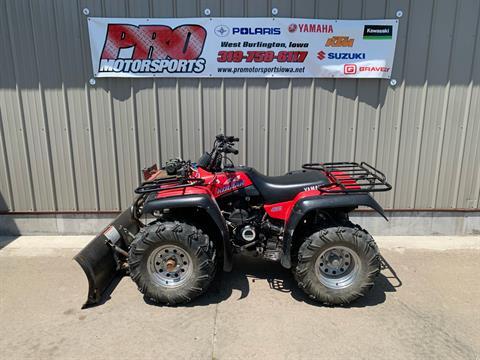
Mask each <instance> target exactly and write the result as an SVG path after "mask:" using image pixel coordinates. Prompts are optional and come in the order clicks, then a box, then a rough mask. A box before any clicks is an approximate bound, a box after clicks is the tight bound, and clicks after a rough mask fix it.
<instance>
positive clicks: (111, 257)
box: [74, 207, 140, 308]
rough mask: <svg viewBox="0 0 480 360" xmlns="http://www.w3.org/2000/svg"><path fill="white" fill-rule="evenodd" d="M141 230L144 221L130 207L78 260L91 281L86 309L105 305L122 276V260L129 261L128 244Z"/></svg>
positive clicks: (86, 247)
mask: <svg viewBox="0 0 480 360" xmlns="http://www.w3.org/2000/svg"><path fill="white" fill-rule="evenodd" d="M139 230H140V222H139V221H138V220H137V219H135V218H134V217H133V215H132V207H130V208H128V209H127V210H125V211H124V212H122V213H121V214H120V215H119V216H118V217H117V218H116V219H115V220H114V221H113V222H112V223H110V225H108V226H107V227H106V228H105V229H104V230H103V231H102V232H101V233H100V234H98V235H97V236H96V237H95V238H94V239H93V240H92V241H90V242H89V243H88V244H87V246H85V247H84V248H83V249H82V251H80V252H79V253H78V254H77V255H76V256H75V257H74V259H75V261H77V262H78V263H79V264H80V266H81V267H82V269H83V271H84V272H85V275H86V276H87V279H88V298H87V302H86V303H85V304H84V305H83V307H84V308H85V307H89V306H92V305H95V304H98V303H99V302H101V301H102V299H103V295H104V293H105V292H106V290H107V289H109V287H110V285H113V284H112V283H113V282H114V280H115V279H116V278H119V277H120V276H121V275H122V272H123V270H122V269H121V267H120V265H121V261H119V258H120V259H121V258H123V259H125V254H126V250H125V249H127V246H126V244H129V243H130V242H131V240H132V239H131V238H130V239H129V237H131V235H135V234H136V233H138V231H139ZM111 290H113V289H111Z"/></svg>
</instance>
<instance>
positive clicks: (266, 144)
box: [263, 79, 270, 174]
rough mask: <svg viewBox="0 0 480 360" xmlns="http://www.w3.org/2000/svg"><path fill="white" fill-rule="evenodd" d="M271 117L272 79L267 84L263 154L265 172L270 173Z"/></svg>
mask: <svg viewBox="0 0 480 360" xmlns="http://www.w3.org/2000/svg"><path fill="white" fill-rule="evenodd" d="M269 118H270V81H268V79H267V81H266V84H265V124H264V128H263V131H264V132H265V134H264V137H265V139H264V141H265V143H264V154H263V161H264V164H263V166H264V169H263V171H264V173H265V174H268V140H269V139H268V133H269Z"/></svg>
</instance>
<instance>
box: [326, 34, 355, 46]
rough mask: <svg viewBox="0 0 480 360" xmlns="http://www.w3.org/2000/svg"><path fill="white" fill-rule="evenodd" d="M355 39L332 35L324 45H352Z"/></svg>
mask: <svg viewBox="0 0 480 360" xmlns="http://www.w3.org/2000/svg"><path fill="white" fill-rule="evenodd" d="M354 42H355V39H351V38H349V37H348V36H332V37H331V38H329V39H328V40H327V42H326V43H325V46H331V47H352V46H353V43H354Z"/></svg>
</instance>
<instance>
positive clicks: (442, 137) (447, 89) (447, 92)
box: [431, 0, 458, 208]
mask: <svg viewBox="0 0 480 360" xmlns="http://www.w3.org/2000/svg"><path fill="white" fill-rule="evenodd" d="M457 13H458V0H456V1H455V12H454V15H453V19H454V26H453V31H452V36H451V40H450V51H449V54H448V70H447V79H448V82H447V84H446V87H445V97H444V105H443V109H442V125H441V128H440V141H439V144H438V150H437V151H438V153H437V167H436V170H435V180H434V189H435V190H434V193H433V198H432V205H431V206H432V208H435V206H436V204H437V200H438V188H439V182H440V179H439V177H440V167H441V166H442V163H441V161H442V154H443V151H442V150H443V143H444V141H445V127H446V122H447V111H448V105H449V96H450V86H451V82H450V73H451V69H452V51H451V50H452V48H453V43H454V40H455V35H456V20H457Z"/></svg>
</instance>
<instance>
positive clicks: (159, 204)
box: [143, 193, 233, 271]
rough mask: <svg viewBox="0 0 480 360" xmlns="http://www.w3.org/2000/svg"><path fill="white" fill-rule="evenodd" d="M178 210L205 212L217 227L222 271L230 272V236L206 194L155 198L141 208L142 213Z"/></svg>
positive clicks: (218, 210)
mask: <svg viewBox="0 0 480 360" xmlns="http://www.w3.org/2000/svg"><path fill="white" fill-rule="evenodd" d="M178 208H183V209H186V208H200V209H203V210H205V212H206V213H207V214H208V216H209V217H210V218H211V219H212V221H213V222H214V224H215V225H216V226H217V228H218V230H219V232H220V234H221V237H222V245H223V270H224V271H231V270H232V264H233V263H232V254H233V251H232V246H231V244H230V235H229V232H228V228H227V224H226V223H225V219H224V218H223V216H222V213H221V212H220V208H219V207H218V204H217V202H216V201H215V200H214V199H213V198H212V197H211V196H210V195H208V194H204V193H199V194H190V195H182V196H171V197H162V198H156V199H153V200H150V201H148V200H147V201H146V202H145V204H144V206H143V212H144V213H153V212H154V211H155V210H163V209H178Z"/></svg>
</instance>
